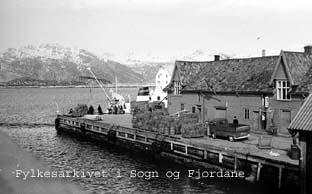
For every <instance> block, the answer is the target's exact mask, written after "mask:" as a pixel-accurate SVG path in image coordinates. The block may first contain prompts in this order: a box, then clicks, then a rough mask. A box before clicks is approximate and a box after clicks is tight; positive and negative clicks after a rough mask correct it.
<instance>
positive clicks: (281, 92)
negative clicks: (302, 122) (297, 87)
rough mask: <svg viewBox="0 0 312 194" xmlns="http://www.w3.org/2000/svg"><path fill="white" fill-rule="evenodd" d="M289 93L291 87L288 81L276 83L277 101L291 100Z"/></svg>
mask: <svg viewBox="0 0 312 194" xmlns="http://www.w3.org/2000/svg"><path fill="white" fill-rule="evenodd" d="M289 91H290V87H289V82H288V81H286V80H278V81H276V95H277V100H290V95H289Z"/></svg>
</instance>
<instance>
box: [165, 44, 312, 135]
mask: <svg viewBox="0 0 312 194" xmlns="http://www.w3.org/2000/svg"><path fill="white" fill-rule="evenodd" d="M311 85H312V46H306V47H305V48H304V52H288V51H281V53H280V55H277V56H263V57H255V58H243V59H227V60H220V58H219V57H218V56H216V57H215V60H214V61H208V62H194V61H176V62H175V67H174V71H173V74H172V79H171V81H170V83H169V85H168V86H167V87H166V88H165V91H167V92H168V111H169V113H170V114H172V113H175V112H178V111H181V110H189V111H191V112H197V113H199V114H200V115H201V120H202V121H207V120H211V119H214V118H219V117H222V118H227V119H229V121H232V120H233V118H234V116H236V117H237V119H238V120H239V122H240V123H244V124H249V125H250V126H251V127H252V129H253V131H256V132H257V131H258V132H263V131H265V130H268V129H269V128H272V127H273V128H274V126H275V128H276V129H277V132H278V133H279V134H286V135H288V131H287V127H288V125H289V124H290V122H291V120H292V119H293V118H294V116H295V115H296V114H297V112H298V110H299V108H300V106H301V105H302V103H303V101H304V99H305V98H306V96H307V95H308V93H309V91H310V90H311V88H312V87H311Z"/></svg>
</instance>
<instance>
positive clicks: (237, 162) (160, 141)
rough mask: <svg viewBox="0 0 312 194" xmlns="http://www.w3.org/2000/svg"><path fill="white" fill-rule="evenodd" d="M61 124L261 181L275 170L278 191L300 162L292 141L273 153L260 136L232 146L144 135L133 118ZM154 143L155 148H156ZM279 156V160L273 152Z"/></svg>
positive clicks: (278, 141) (277, 144)
mask: <svg viewBox="0 0 312 194" xmlns="http://www.w3.org/2000/svg"><path fill="white" fill-rule="evenodd" d="M59 118H60V119H61V124H63V125H64V124H65V125H67V127H70V128H72V129H73V130H74V131H75V130H81V129H80V128H81V126H84V129H83V130H84V133H93V134H95V135H96V134H102V135H106V136H108V135H109V133H110V132H111V133H112V132H113V133H114V136H115V137H116V138H117V139H118V140H119V141H122V142H125V143H127V142H129V143H130V144H131V143H133V144H139V145H141V147H142V148H143V149H145V150H153V149H154V148H153V146H154V147H155V145H159V147H158V148H159V149H160V150H161V152H162V153H164V154H167V155H170V156H171V157H174V158H180V159H181V158H183V159H186V160H188V161H191V162H195V163H196V162H198V163H200V164H203V163H204V164H205V163H207V164H208V163H212V164H214V165H218V166H225V167H226V168H230V169H232V170H238V169H240V168H241V166H242V163H244V164H246V163H247V164H248V165H250V166H251V167H252V171H253V172H251V173H254V176H255V179H256V180H257V181H259V179H260V175H261V169H262V167H263V166H266V167H271V168H276V169H277V171H278V176H277V177H278V181H277V182H278V187H279V188H280V187H281V185H282V179H283V178H282V177H283V176H284V172H285V170H286V171H287V172H292V173H293V174H297V173H298V171H299V161H297V160H292V159H290V157H289V156H288V155H287V149H288V148H289V147H290V143H291V140H290V139H289V138H282V137H274V139H273V140H274V142H273V148H272V149H259V148H258V147H257V143H258V136H257V135H255V134H252V135H251V136H250V137H249V139H248V140H243V141H238V142H230V141H228V140H223V139H212V138H209V137H203V138H187V139H186V138H183V137H181V135H172V136H169V135H163V134H159V133H156V132H150V131H144V130H140V129H135V128H132V124H131V119H132V116H131V115H103V116H101V118H102V120H94V119H95V116H94V115H89V116H86V117H84V118H74V117H66V116H59ZM154 143H155V145H153V144H154ZM271 151H272V152H273V153H278V154H277V155H276V156H273V155H274V154H270V152H271Z"/></svg>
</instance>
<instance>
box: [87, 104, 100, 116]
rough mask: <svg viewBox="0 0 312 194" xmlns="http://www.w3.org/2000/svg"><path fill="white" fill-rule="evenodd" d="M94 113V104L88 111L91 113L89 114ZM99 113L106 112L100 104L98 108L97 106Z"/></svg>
mask: <svg viewBox="0 0 312 194" xmlns="http://www.w3.org/2000/svg"><path fill="white" fill-rule="evenodd" d="M94 113H95V111H94V108H93V106H92V105H90V107H89V109H88V113H87V114H89V115H93V114H94ZM97 113H98V114H99V115H102V114H104V113H103V110H102V107H101V105H99V106H98V108H97Z"/></svg>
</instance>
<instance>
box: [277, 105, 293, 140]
mask: <svg viewBox="0 0 312 194" xmlns="http://www.w3.org/2000/svg"><path fill="white" fill-rule="evenodd" d="M290 122H291V113H290V111H289V110H281V122H280V123H281V124H280V128H279V132H280V133H282V134H286V135H289V132H288V129H287V127H288V126H289V124H290Z"/></svg>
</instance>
